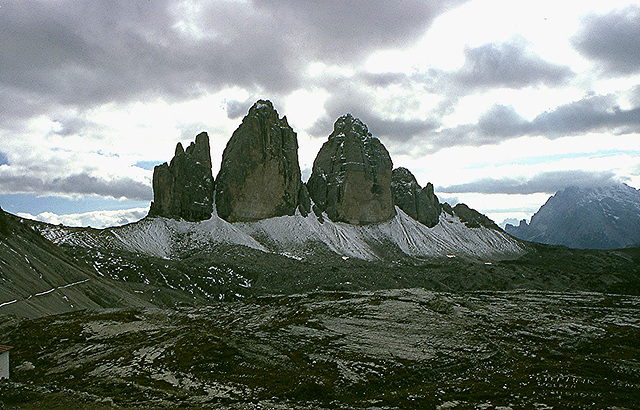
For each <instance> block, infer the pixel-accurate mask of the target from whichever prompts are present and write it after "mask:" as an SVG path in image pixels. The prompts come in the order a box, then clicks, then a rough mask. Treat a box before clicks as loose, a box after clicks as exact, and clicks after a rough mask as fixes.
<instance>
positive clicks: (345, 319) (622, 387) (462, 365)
mask: <svg viewBox="0 0 640 410" xmlns="http://www.w3.org/2000/svg"><path fill="white" fill-rule="evenodd" d="M638 317H640V299H639V298H638V297H631V296H620V295H601V294H592V293H562V294H559V293H546V292H531V291H517V292H489V293H487V292H485V293H456V294H451V293H438V292H430V291H426V290H423V289H403V290H385V291H377V292H358V293H351V292H314V293H305V294H297V295H291V296H268V297H262V298H256V299H253V300H250V301H239V302H232V303H231V302H224V303H217V304H213V305H211V306H207V307H201V308H178V309H172V310H159V309H152V310H109V311H102V312H94V313H92V312H76V313H68V314H65V315H59V316H50V317H46V318H41V319H32V320H25V321H15V320H5V321H3V322H2V323H1V324H0V339H2V340H5V341H7V342H8V343H11V344H12V345H14V346H15V348H14V350H13V351H12V363H14V368H13V376H12V380H11V381H9V382H6V381H5V382H0V400H2V401H3V404H4V406H5V407H11V406H20V408H23V409H28V408H78V409H82V408H86V409H95V408H114V407H115V408H138V407H144V408H178V407H180V408H239V409H258V408H274V409H303V408H304V409H307V408H344V409H348V408H371V409H395V408H439V409H469V408H537V409H549V408H582V409H590V408H617V409H631V408H636V406H637V392H638V390H639V389H640V359H639V358H640V350H639V348H638V344H637V341H638V339H639V338H640V323H639V321H638Z"/></svg>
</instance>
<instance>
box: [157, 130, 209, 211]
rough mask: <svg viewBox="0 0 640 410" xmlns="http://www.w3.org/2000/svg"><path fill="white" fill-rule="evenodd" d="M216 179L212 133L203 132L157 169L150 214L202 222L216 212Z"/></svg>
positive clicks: (179, 148)
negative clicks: (212, 165) (210, 141)
mask: <svg viewBox="0 0 640 410" xmlns="http://www.w3.org/2000/svg"><path fill="white" fill-rule="evenodd" d="M213 192H214V180H213V175H212V174H211V150H210V147H209V136H208V135H207V133H206V132H202V133H200V134H198V135H197V136H196V140H195V143H194V142H192V143H191V144H190V145H189V146H188V147H187V149H186V150H184V149H183V148H182V144H181V143H178V144H177V145H176V151H175V155H174V157H173V159H172V160H171V162H170V163H169V164H167V163H166V162H165V163H164V164H162V165H158V166H156V167H155V168H154V169H153V202H152V203H151V209H150V210H149V216H152V217H153V216H163V217H167V218H176V219H180V218H182V219H185V220H187V221H194V222H195V221H202V220H205V219H209V218H211V214H212V213H213Z"/></svg>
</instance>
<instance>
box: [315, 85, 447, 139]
mask: <svg viewBox="0 0 640 410" xmlns="http://www.w3.org/2000/svg"><path fill="white" fill-rule="evenodd" d="M365 77H366V76H365ZM365 77H363V76H362V75H360V74H359V75H356V76H353V77H344V78H338V79H330V80H326V83H328V82H330V88H331V90H332V93H331V95H330V97H329V98H328V99H327V100H326V101H325V104H324V110H325V114H324V115H322V116H321V117H320V118H319V119H318V120H317V121H316V123H315V124H314V125H313V126H312V127H310V128H309V129H308V130H307V131H308V132H309V133H310V134H311V135H313V136H314V137H319V138H324V137H327V136H328V135H329V134H330V133H331V132H332V131H333V124H334V122H335V121H336V119H338V118H339V117H341V116H343V115H345V114H347V113H351V114H352V115H353V116H354V117H356V118H359V119H360V120H361V121H362V122H364V123H365V124H366V125H367V127H368V128H369V132H371V134H372V135H373V136H375V137H381V138H382V139H383V140H382V142H383V143H384V144H386V142H387V141H393V142H395V143H407V142H409V141H410V140H411V139H412V138H414V137H416V136H420V135H424V134H425V133H427V132H429V131H433V130H435V129H437V128H438V127H439V126H440V122H439V121H437V120H436V119H435V118H432V117H431V116H426V115H425V117H424V118H403V117H398V116H396V115H393V113H390V112H384V111H380V110H378V109H376V107H375V105H376V99H375V97H376V94H375V93H374V92H373V91H371V90H368V89H367V88H366V87H364V84H363V83H362V80H363V78H365ZM390 78H396V76H394V75H391V74H390ZM397 78H403V77H401V76H398V77H397ZM365 81H366V80H365ZM326 83H325V85H326ZM409 86H410V85H409ZM398 103H399V104H400V106H399V107H398V108H395V107H394V108H392V109H391V111H395V112H400V113H403V111H404V110H407V108H414V107H411V105H412V99H411V98H409V97H407V98H406V99H403V100H401V101H399V102H398ZM387 108H389V107H387Z"/></svg>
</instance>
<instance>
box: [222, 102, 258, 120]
mask: <svg viewBox="0 0 640 410" xmlns="http://www.w3.org/2000/svg"><path fill="white" fill-rule="evenodd" d="M251 105H252V101H250V100H247V101H237V100H230V101H227V104H226V106H225V109H226V111H227V118H229V119H230V120H235V119H237V118H240V117H242V116H243V115H245V114H247V112H248V111H249V107H251Z"/></svg>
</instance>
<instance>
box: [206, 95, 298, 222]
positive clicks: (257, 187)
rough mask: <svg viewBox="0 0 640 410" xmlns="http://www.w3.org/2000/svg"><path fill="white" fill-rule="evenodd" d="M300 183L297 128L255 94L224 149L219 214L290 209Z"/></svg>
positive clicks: (233, 216)
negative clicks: (256, 98) (254, 100)
mask: <svg viewBox="0 0 640 410" xmlns="http://www.w3.org/2000/svg"><path fill="white" fill-rule="evenodd" d="M301 185H302V180H301V177H300V164H299V162H298V137H297V134H296V133H295V132H294V131H293V129H292V128H291V127H290V126H289V124H288V123H287V120H286V118H285V117H283V118H279V116H278V112H277V111H276V110H275V108H274V107H273V104H272V103H271V101H268V100H258V101H257V102H256V103H255V104H254V105H253V106H252V107H251V108H250V109H249V112H248V113H247V115H246V116H245V117H244V118H243V119H242V124H240V126H239V127H238V128H237V129H236V130H235V131H234V132H233V135H232V136H231V139H230V140H229V142H228V143H227V146H226V147H225V149H224V153H223V154H222V164H221V166H220V172H219V173H218V177H217V183H216V209H217V211H218V215H219V216H220V217H221V218H222V219H225V220H227V221H229V222H248V221H256V220H260V219H266V218H272V217H276V216H284V215H293V214H294V213H295V210H296V208H297V206H298V201H299V196H300V191H301Z"/></svg>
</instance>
